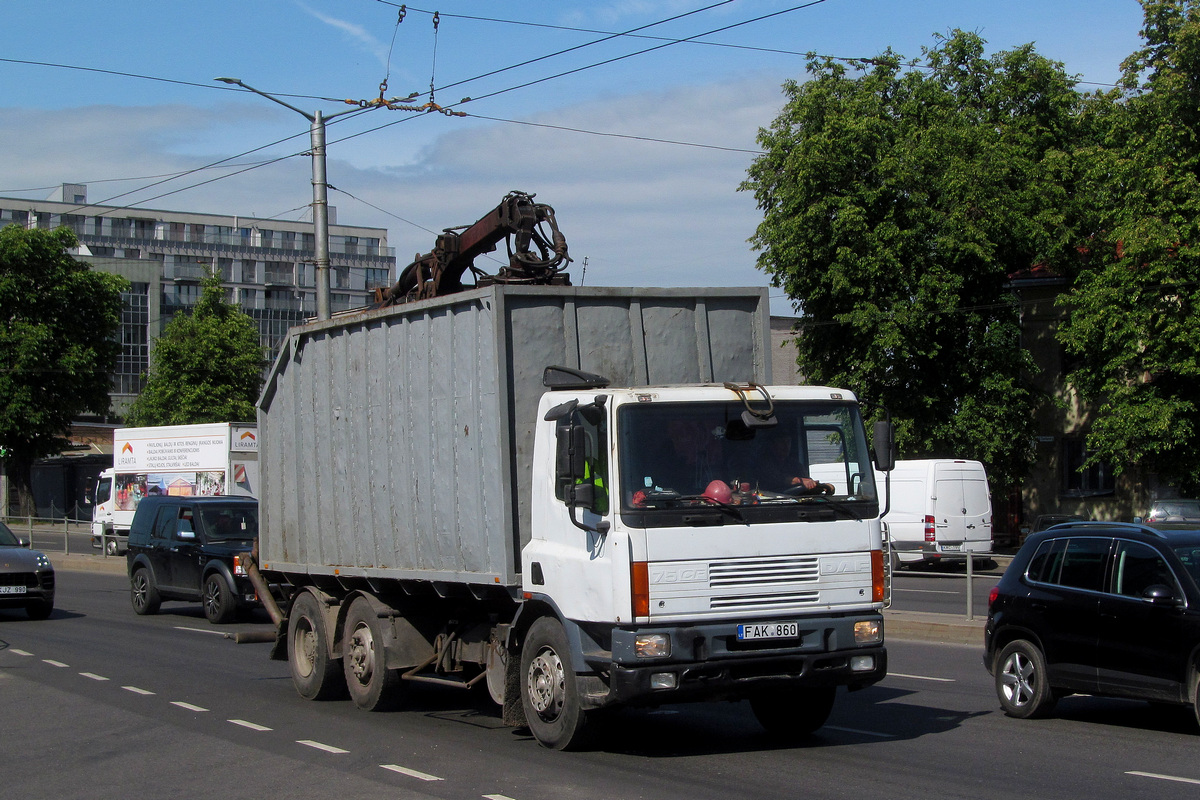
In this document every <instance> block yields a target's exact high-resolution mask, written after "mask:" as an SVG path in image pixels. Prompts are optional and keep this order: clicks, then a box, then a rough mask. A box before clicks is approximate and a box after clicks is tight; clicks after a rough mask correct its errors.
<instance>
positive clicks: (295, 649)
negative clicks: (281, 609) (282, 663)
mask: <svg viewBox="0 0 1200 800" xmlns="http://www.w3.org/2000/svg"><path fill="white" fill-rule="evenodd" d="M328 642H329V639H328V637H327V635H326V632H325V615H324V614H323V613H321V604H320V603H319V602H318V601H317V598H315V597H313V596H312V594H310V593H309V592H301V593H300V596H299V597H297V598H296V602H294V603H293V604H292V610H291V612H290V613H289V614H288V635H287V645H288V666H289V667H290V668H291V672H292V684H293V685H294V686H295V687H296V691H297V692H298V693H299V694H300V696H301V697H303V698H304V699H305V700H330V699H332V698H335V697H337V696H339V695H341V694H342V693H343V692H344V691H345V686H346V682H345V681H343V680H342V670H341V669H340V667H341V664H340V663H338V660H337V659H332V658H330V657H329V645H328Z"/></svg>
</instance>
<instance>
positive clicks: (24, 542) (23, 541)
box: [17, 536, 33, 550]
mask: <svg viewBox="0 0 1200 800" xmlns="http://www.w3.org/2000/svg"><path fill="white" fill-rule="evenodd" d="M17 544H19V545H20V546H21V547H24V548H25V549H27V550H28V549H29V548H30V547H32V546H33V545H32V543H31V542H30V541H29V540H28V539H26V538H25V537H24V536H18V537H17Z"/></svg>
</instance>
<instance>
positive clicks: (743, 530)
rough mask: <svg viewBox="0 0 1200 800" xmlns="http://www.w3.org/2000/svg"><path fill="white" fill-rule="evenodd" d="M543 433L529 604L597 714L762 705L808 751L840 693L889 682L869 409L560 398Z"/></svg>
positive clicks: (790, 393)
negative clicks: (672, 705)
mask: <svg viewBox="0 0 1200 800" xmlns="http://www.w3.org/2000/svg"><path fill="white" fill-rule="evenodd" d="M538 418H539V420H540V422H539V423H538V424H539V428H538V430H537V433H536V436H535V445H534V459H533V462H534V464H535V465H548V466H549V469H547V470H546V474H543V475H540V476H539V475H536V474H535V476H534V482H533V492H532V507H533V526H532V539H531V541H530V542H529V543H528V544H527V545H526V546H525V547H524V549H523V551H522V575H523V582H524V586H523V589H524V594H525V597H526V598H527V606H531V607H536V606H537V605H538V604H539V603H541V604H544V606H545V607H546V611H547V613H548V614H553V616H554V618H555V619H556V620H559V621H560V622H561V624H562V625H563V628H564V634H565V636H564V641H565V642H568V643H570V648H571V652H570V653H569V656H568V658H569V661H570V664H571V666H570V670H573V671H574V672H575V673H576V675H577V676H580V677H579V679H578V680H577V681H576V683H577V684H578V697H577V698H576V701H577V702H578V703H579V704H580V705H581V706H582V707H583V708H585V709H586V708H588V707H600V706H604V705H609V704H613V703H619V704H622V705H652V704H658V703H663V702H677V701H680V700H686V699H691V698H697V697H707V698H711V697H713V696H714V695H718V696H725V697H729V698H748V699H750V701H751V704H752V707H753V708H754V710H755V713H756V714H757V715H758V716H759V719H760V721H762V722H763V723H764V725H766V726H767V727H768V728H773V727H780V728H790V729H791V730H792V732H793V733H795V732H797V731H800V732H804V730H803V729H807V730H812V729H815V728H816V727H819V726H820V725H821V724H822V723H823V722H824V720H825V717H826V716H827V715H828V713H829V710H830V708H831V707H832V702H833V692H834V690H835V689H836V687H837V686H839V685H845V686H848V687H850V688H851V689H857V688H862V687H865V686H868V685H871V684H872V683H875V682H877V681H878V680H880V679H881V678H883V677H884V675H885V674H886V666H887V660H886V651H885V649H884V647H883V624H882V608H883V602H884V569H883V556H882V550H881V545H882V543H881V535H880V522H879V510H880V506H881V501H880V488H879V487H877V486H876V482H875V477H874V469H873V459H872V451H871V449H870V448H869V447H868V445H867V439H866V435H865V431H864V428H863V424H862V420H861V418H860V416H859V410H858V404H857V401H856V399H855V398H854V397H853V395H851V394H849V393H848V392H845V391H842V390H836V389H828V388H823V387H770V388H769V389H768V388H766V387H757V388H754V387H741V388H736V389H731V388H730V387H728V386H719V385H712V386H702V387H697V386H690V387H671V386H664V387H651V388H638V389H607V388H606V389H604V390H602V391H595V390H591V391H582V392H580V391H555V392H550V393H548V394H547V395H545V396H544V397H543V398H542V401H541V405H540V407H539V415H538ZM885 466H886V465H885ZM535 470H536V468H535ZM529 649H530V647H529V644H528V643H526V650H527V651H528V650H529ZM535 649H536V648H535ZM556 656H557V657H558V659H559V662H561V661H562V654H557V653H556ZM546 663H556V662H554V661H553V660H550V661H547V662H546ZM566 669H567V668H565V667H564V670H566ZM589 673H591V674H593V675H595V676H599V675H606V676H607V680H605V681H601V680H600V679H599V677H596V678H594V679H593V678H590V677H589V676H588V674H589ZM566 683H567V684H569V683H570V681H567V682H566ZM546 685H548V686H553V685H558V684H557V683H556V682H555V681H554V680H552V679H551V680H548V681H547V684H546ZM564 692H569V690H566V689H564ZM552 694H553V692H549V695H552ZM571 702H572V700H571V698H569V697H568V698H557V699H556V698H553V697H551V696H547V697H545V698H544V699H543V702H542V704H541V705H542V707H540V708H539V707H538V704H537V703H536V702H535V703H534V707H533V708H526V716H527V718H528V717H531V716H532V719H530V723H531V725H535V726H536V725H538V724H539V722H538V718H539V717H540V718H541V720H542V721H543V722H546V721H552V722H561V720H559V719H558V716H557V715H556V714H555V713H553V710H554V709H558V708H561V707H564V706H569V705H570V704H571ZM548 709H549V710H551V711H550V712H549V713H550V716H551V717H553V719H552V720H548V719H547V713H548V711H547V710H548ZM797 726H798V727H797ZM542 735H545V734H541V735H539V738H542Z"/></svg>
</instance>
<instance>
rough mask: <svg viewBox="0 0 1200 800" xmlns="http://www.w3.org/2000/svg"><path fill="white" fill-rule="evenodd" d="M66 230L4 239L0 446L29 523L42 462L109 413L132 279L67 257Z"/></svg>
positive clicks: (5, 234)
mask: <svg viewBox="0 0 1200 800" xmlns="http://www.w3.org/2000/svg"><path fill="white" fill-rule="evenodd" d="M77 244H78V240H77V239H76V238H75V234H73V233H72V232H71V231H70V230H69V229H68V228H58V229H56V230H41V229H37V230H27V229H25V228H22V227H21V226H19V225H8V226H6V227H5V228H3V229H2V230H0V364H2V365H3V368H0V445H3V446H4V448H5V451H6V453H7V455H6V456H5V457H4V465H5V472H6V474H7V475H8V477H9V479H10V480H11V481H13V482H14V484H15V486H16V488H17V495H18V498H19V506H20V513H21V514H28V515H32V514H34V513H35V509H34V502H33V492H32V488H31V483H30V481H31V474H30V471H31V469H32V467H33V462H34V460H35V459H38V458H42V457H45V456H48V455H52V454H56V453H58V452H60V451H61V450H62V448H63V447H65V446H66V444H67V439H66V436H67V434H68V433H69V431H70V427H71V421H72V420H73V419H74V418H76V417H77V416H79V415H81V414H84V413H86V412H93V413H96V414H104V413H107V411H108V403H109V399H108V392H109V385H110V375H111V373H112V370H113V367H114V366H115V364H116V359H117V355H118V354H119V353H120V343H119V341H118V339H117V332H118V331H119V330H120V325H121V292H122V291H123V290H124V289H125V288H126V287H127V285H128V284H127V283H126V281H125V279H124V278H121V277H118V276H116V275H109V274H105V273H101V272H93V271H91V270H90V269H89V268H88V265H87V264H84V263H82V262H80V261H77V260H76V259H74V258H72V257H71V255H70V254H69V253H68V252H67V251H68V250H69V249H70V248H72V247H75V246H76V245H77Z"/></svg>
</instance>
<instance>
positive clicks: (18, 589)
mask: <svg viewBox="0 0 1200 800" xmlns="http://www.w3.org/2000/svg"><path fill="white" fill-rule="evenodd" d="M0 594H25V587H24V586H0Z"/></svg>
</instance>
